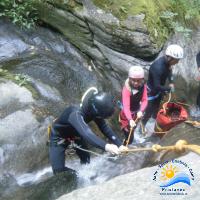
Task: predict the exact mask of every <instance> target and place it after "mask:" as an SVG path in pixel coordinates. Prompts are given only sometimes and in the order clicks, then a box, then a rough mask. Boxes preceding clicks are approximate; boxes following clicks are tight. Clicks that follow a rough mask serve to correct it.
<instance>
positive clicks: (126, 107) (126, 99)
mask: <svg viewBox="0 0 200 200" xmlns="http://www.w3.org/2000/svg"><path fill="white" fill-rule="evenodd" d="M130 100H131V93H130V91H129V90H128V89H127V88H126V86H124V87H123V90H122V105H123V111H124V114H125V116H126V118H127V119H128V120H131V119H132V115H131V111H130Z"/></svg>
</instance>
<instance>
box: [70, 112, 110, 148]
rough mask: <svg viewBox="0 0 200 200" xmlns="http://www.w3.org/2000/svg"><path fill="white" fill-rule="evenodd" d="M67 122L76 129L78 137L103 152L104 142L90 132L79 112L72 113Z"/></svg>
mask: <svg viewBox="0 0 200 200" xmlns="http://www.w3.org/2000/svg"><path fill="white" fill-rule="evenodd" d="M68 121H69V123H70V124H71V125H72V126H73V127H74V128H75V129H76V131H77V132H78V133H79V135H80V136H81V137H82V138H83V139H84V140H86V141H87V142H88V143H89V144H91V145H93V146H95V147H97V148H100V149H103V150H105V145H106V142H105V141H104V140H102V139H101V138H99V137H98V136H96V135H95V134H94V133H93V132H92V130H91V129H90V127H89V126H88V125H87V124H86V123H85V121H84V119H83V116H82V115H81V113H80V111H74V112H72V113H71V114H70V116H69V119H68Z"/></svg>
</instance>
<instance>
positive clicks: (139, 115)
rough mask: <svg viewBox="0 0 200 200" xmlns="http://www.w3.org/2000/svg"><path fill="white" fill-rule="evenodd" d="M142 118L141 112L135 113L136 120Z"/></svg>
mask: <svg viewBox="0 0 200 200" xmlns="http://www.w3.org/2000/svg"><path fill="white" fill-rule="evenodd" d="M142 116H143V113H142V111H139V112H137V118H138V119H140V118H142Z"/></svg>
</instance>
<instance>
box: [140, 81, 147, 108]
mask: <svg viewBox="0 0 200 200" xmlns="http://www.w3.org/2000/svg"><path fill="white" fill-rule="evenodd" d="M147 104H148V97H147V86H146V84H145V85H144V90H143V95H142V99H141V105H140V111H142V112H144V110H145V109H146V107H147Z"/></svg>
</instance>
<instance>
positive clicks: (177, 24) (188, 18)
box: [93, 0, 200, 45]
mask: <svg viewBox="0 0 200 200" xmlns="http://www.w3.org/2000/svg"><path fill="white" fill-rule="evenodd" d="M93 2H94V4H95V5H97V6H98V7H100V8H102V9H104V10H106V11H108V12H111V13H112V14H113V15H114V16H116V17H117V18H119V19H120V20H125V19H126V18H127V17H128V16H133V15H137V14H141V13H144V14H145V21H144V22H145V24H146V25H147V27H148V31H149V32H150V35H151V37H152V39H154V40H155V41H156V43H157V44H158V45H159V43H160V44H162V43H163V41H164V40H165V39H167V38H168V36H169V34H170V33H171V32H177V31H178V32H184V33H185V35H186V36H188V34H189V33H190V32H191V30H190V27H191V25H196V24H198V23H199V22H200V9H199V8H200V0H137V1H134V0H93Z"/></svg>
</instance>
